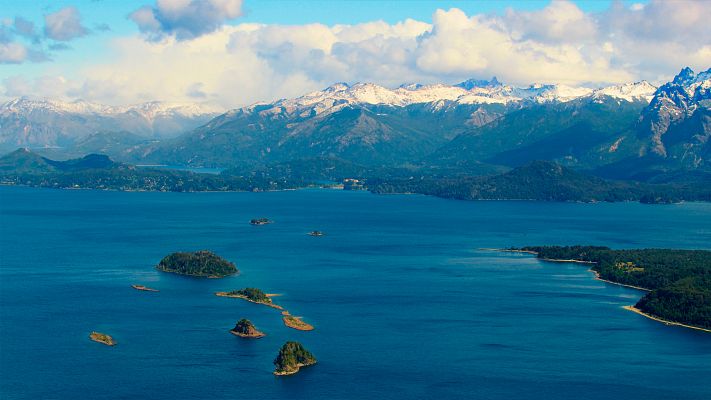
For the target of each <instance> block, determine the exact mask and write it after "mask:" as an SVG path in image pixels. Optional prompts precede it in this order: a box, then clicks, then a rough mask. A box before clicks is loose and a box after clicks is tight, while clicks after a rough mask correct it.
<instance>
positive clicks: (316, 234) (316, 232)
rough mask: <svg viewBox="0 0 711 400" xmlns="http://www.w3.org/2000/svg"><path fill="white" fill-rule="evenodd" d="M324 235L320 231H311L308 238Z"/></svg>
mask: <svg viewBox="0 0 711 400" xmlns="http://www.w3.org/2000/svg"><path fill="white" fill-rule="evenodd" d="M323 235H324V233H323V232H321V231H311V232H309V236H323Z"/></svg>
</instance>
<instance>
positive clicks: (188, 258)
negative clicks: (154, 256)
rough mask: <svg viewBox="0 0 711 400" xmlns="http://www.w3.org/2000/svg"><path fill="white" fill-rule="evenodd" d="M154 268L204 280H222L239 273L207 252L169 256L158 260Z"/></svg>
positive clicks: (228, 263)
mask: <svg viewBox="0 0 711 400" xmlns="http://www.w3.org/2000/svg"><path fill="white" fill-rule="evenodd" d="M156 268H157V269H158V270H159V271H163V272H172V273H175V274H181V275H189V276H198V277H206V278H224V277H226V276H229V275H234V274H236V273H238V272H239V271H238V270H237V267H235V265H234V264H233V263H231V262H229V261H227V260H225V259H224V258H222V257H220V256H218V255H216V254H214V253H212V252H210V251H207V250H200V251H196V252H194V253H186V252H178V253H173V254H170V255H168V256H165V257H164V258H163V259H162V260H160V262H159V263H158V265H157V266H156Z"/></svg>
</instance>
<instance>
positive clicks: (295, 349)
mask: <svg viewBox="0 0 711 400" xmlns="http://www.w3.org/2000/svg"><path fill="white" fill-rule="evenodd" d="M312 364H316V357H314V355H313V354H311V353H310V352H309V351H308V350H306V349H305V348H304V346H302V345H301V343H299V342H286V343H284V345H283V346H282V347H281V350H279V354H278V355H277V357H276V358H275V359H274V365H275V367H276V368H275V369H274V374H276V375H291V374H295V373H297V372H299V368H301V367H305V366H307V365H312Z"/></svg>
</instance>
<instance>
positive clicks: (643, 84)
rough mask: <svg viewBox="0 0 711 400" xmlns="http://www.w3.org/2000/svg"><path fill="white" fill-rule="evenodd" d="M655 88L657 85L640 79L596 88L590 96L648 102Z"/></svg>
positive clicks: (599, 98) (598, 98)
mask: <svg viewBox="0 0 711 400" xmlns="http://www.w3.org/2000/svg"><path fill="white" fill-rule="evenodd" d="M656 90H657V87H656V86H654V85H652V84H650V83H649V82H647V81H640V82H634V83H624V84H622V85H615V86H608V87H605V88H602V89H597V90H595V91H594V92H593V93H592V97H593V99H595V100H601V99H602V98H603V97H612V98H616V99H622V100H625V101H629V102H634V101H645V102H647V103H649V102H650V101H651V100H652V98H653V97H654V92H655V91H656Z"/></svg>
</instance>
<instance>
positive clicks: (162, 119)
mask: <svg viewBox="0 0 711 400" xmlns="http://www.w3.org/2000/svg"><path fill="white" fill-rule="evenodd" d="M217 114H218V112H217V110H216V109H214V108H210V107H207V106H204V105H200V104H170V103H163V102H159V101H154V102H148V103H143V104H136V105H131V106H125V107H111V106H106V105H101V104H95V103H88V102H85V101H75V102H63V101H55V100H32V99H28V98H19V99H15V100H11V101H8V102H6V103H3V104H0V149H3V150H7V149H15V148H17V147H32V148H43V147H44V148H64V149H67V150H69V149H72V148H73V147H75V146H78V147H80V148H81V147H82V144H83V143H84V142H85V141H89V142H92V141H93V142H95V143H96V146H95V148H93V149H91V150H101V148H100V146H98V144H99V143H100V142H102V143H103V142H108V143H110V142H111V141H112V139H114V140H116V138H117V137H120V138H121V140H123V141H130V140H135V141H140V140H145V139H162V138H169V137H175V136H178V135H180V134H181V133H185V132H187V131H189V130H192V129H194V128H196V127H197V126H199V125H202V124H204V123H205V122H207V121H209V120H210V119H211V118H213V117H215V116H216V115H217Z"/></svg>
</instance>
